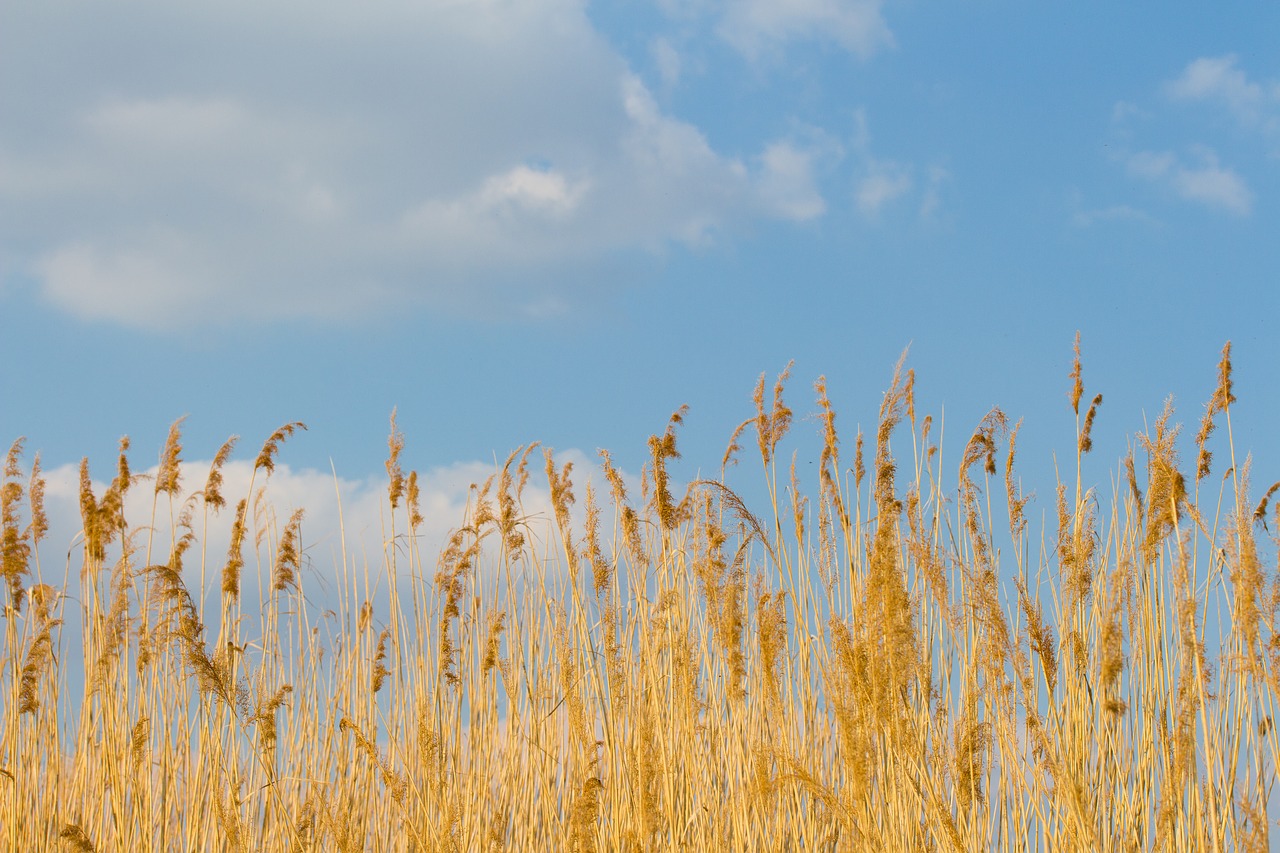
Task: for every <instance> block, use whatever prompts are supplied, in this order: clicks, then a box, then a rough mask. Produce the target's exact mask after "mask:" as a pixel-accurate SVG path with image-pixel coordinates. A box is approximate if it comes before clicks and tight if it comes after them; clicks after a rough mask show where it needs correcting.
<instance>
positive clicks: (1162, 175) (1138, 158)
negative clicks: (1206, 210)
mask: <svg viewBox="0 0 1280 853" xmlns="http://www.w3.org/2000/svg"><path fill="white" fill-rule="evenodd" d="M1198 154H1199V159H1200V163H1199V164H1198V165H1188V164H1187V163H1185V162H1184V161H1183V160H1182V159H1181V158H1179V157H1178V156H1177V155H1176V154H1174V153H1172V152H1170V151H1139V152H1137V153H1135V154H1131V155H1129V157H1128V161H1127V166H1128V169H1129V173H1130V174H1132V175H1135V176H1137V177H1140V178H1143V179H1145V180H1147V181H1150V182H1152V183H1155V184H1158V185H1161V186H1164V187H1166V188H1168V189H1171V190H1172V191H1173V192H1174V193H1176V194H1177V195H1178V196H1179V197H1181V198H1184V199H1186V200H1188V201H1194V202H1197V203H1199V204H1203V205H1205V206H1206V207H1210V208H1213V209H1216V210H1222V211H1225V212H1227V213H1232V214H1235V215H1237V216H1248V215H1249V213H1250V212H1252V210H1253V193H1252V192H1251V191H1250V190H1249V187H1248V186H1247V185H1246V184H1245V182H1244V179H1243V178H1241V177H1240V176H1239V175H1238V174H1236V173H1235V172H1234V171H1233V170H1231V169H1229V168H1226V167H1223V166H1222V165H1220V164H1219V163H1218V158H1217V155H1216V154H1215V153H1214V152H1213V151H1211V150H1209V149H1207V148H1200V149H1198Z"/></svg>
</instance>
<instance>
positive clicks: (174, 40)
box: [0, 0, 887, 327]
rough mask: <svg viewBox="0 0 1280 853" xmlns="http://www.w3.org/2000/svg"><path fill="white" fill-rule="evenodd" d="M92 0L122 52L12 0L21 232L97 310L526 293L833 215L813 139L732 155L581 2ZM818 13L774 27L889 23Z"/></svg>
mask: <svg viewBox="0 0 1280 853" xmlns="http://www.w3.org/2000/svg"><path fill="white" fill-rule="evenodd" d="M72 5H73V6H74V7H75V9H77V10H78V14H79V17H80V24H79V26H78V28H77V32H82V31H92V32H94V33H95V38H96V39H98V43H100V44H101V45H102V46H103V50H104V51H109V52H110V54H111V55H112V56H115V57H118V58H119V59H117V60H112V61H106V60H104V59H103V55H102V54H98V53H95V54H93V55H92V56H90V55H87V54H86V53H85V52H84V51H83V49H82V47H83V43H82V41H81V40H80V39H79V38H78V37H77V36H76V35H75V34H74V33H72V32H71V31H69V30H68V29H67V28H66V27H65V26H63V25H62V21H63V20H64V18H63V14H65V10H64V11H63V12H61V13H57V14H55V13H54V12H53V11H52V10H51V8H50V7H48V6H37V5H28V6H24V7H22V9H21V10H17V11H15V12H14V13H13V14H11V15H8V16H7V17H6V29H7V34H8V35H9V39H8V40H7V43H8V47H7V48H6V50H5V51H4V52H3V55H0V95H2V96H3V97H4V99H5V102H6V104H7V105H8V106H7V107H6V115H7V116H9V119H8V120H7V121H5V122H4V123H2V124H0V234H4V235H5V236H4V238H3V239H4V241H5V245H4V246H3V247H0V248H3V250H4V253H5V254H6V255H8V256H10V257H13V258H15V259H17V261H18V263H17V264H16V268H15V274H22V273H27V274H30V275H32V276H33V277H34V278H35V279H36V280H37V282H38V285H39V287H40V289H41V292H42V293H43V294H44V295H45V297H46V298H48V299H49V300H50V301H52V302H54V303H55V304H57V305H59V306H61V307H64V308H66V309H67V310H70V311H74V312H76V313H77V314H79V315H81V316H83V317H87V318H99V319H106V320H110V321H116V322H122V323H127V324H131V325H135V326H142V327H174V326H184V325H192V324H198V323H205V322H228V321H237V320H243V319H246V318H253V319H259V320H264V319H272V318H276V317H281V316H291V315H297V314H299V313H301V314H304V315H311V316H318V317H322V318H342V317H345V316H347V315H349V314H351V313H353V312H368V311H376V310H379V309H383V308H386V307H387V306H388V305H395V306H398V307H401V308H402V307H404V306H406V305H410V306H411V305H414V304H423V303H425V304H443V303H445V302H449V303H450V304H455V305H456V303H457V300H458V299H459V298H464V299H465V297H459V294H465V293H481V292H484V289H485V288H486V287H488V288H494V287H502V288H505V290H504V297H506V298H504V299H503V300H501V301H502V302H503V303H504V304H513V305H517V306H524V307H530V308H532V307H534V306H545V305H548V304H553V303H563V302H564V300H565V293H566V292H567V291H566V290H565V288H566V287H572V286H573V282H575V281H577V282H579V286H582V285H584V284H585V283H586V282H587V281H589V280H590V278H591V277H590V275H589V272H590V270H592V269H594V268H595V267H594V265H596V264H598V263H601V262H602V261H603V260H604V259H606V258H608V257H609V256H611V255H616V254H617V253H627V252H635V251H646V252H648V251H661V250H662V249H663V248H664V247H665V246H667V245H669V244H670V243H672V242H676V243H684V244H689V245H700V244H704V243H706V242H707V241H709V240H714V239H717V238H718V237H719V235H722V234H725V233H732V232H733V230H734V229H735V228H737V227H739V226H741V225H743V224H745V222H747V221H751V220H760V219H765V220H769V219H783V220H794V219H804V218H809V217H812V216H816V215H820V214H821V212H822V210H823V209H824V203H823V200H822V198H821V195H820V193H819V190H818V188H817V184H816V181H814V180H813V172H812V169H810V168H809V166H810V164H811V163H812V161H813V156H812V155H811V152H809V151H808V149H807V147H806V143H804V142H803V140H800V141H797V140H792V139H785V138H784V139H775V140H772V141H771V142H770V143H768V144H766V145H763V146H761V148H760V150H759V151H758V152H756V153H749V154H747V155H745V156H744V158H741V159H740V158H739V157H737V156H730V155H726V154H724V153H722V152H720V151H717V150H715V148H713V147H712V145H711V144H710V143H709V141H708V139H707V137H706V135H705V134H704V133H703V132H702V131H701V130H700V129H699V128H698V127H696V126H695V125H693V124H691V123H690V122H688V121H685V120H682V119H680V118H678V117H676V116H673V115H671V114H669V113H668V112H665V111H664V110H663V109H662V108H660V107H659V105H658V103H657V102H656V101H655V99H654V98H653V96H652V94H651V93H650V92H649V90H648V88H647V87H646V86H645V85H644V83H643V82H641V80H640V79H639V78H638V77H636V76H635V75H634V74H633V73H631V71H630V70H629V69H628V68H627V66H626V63H625V61H624V60H623V59H622V58H621V56H620V55H619V54H618V53H617V51H615V50H614V49H613V48H612V47H611V46H610V45H608V44H607V43H606V42H605V41H604V39H603V38H602V37H601V36H600V34H599V33H598V32H597V31H596V30H595V29H594V27H593V26H592V24H591V22H590V20H589V19H588V17H587V15H586V14H585V10H584V5H585V4H584V2H583V0H533V1H532V2H514V0H485V2H475V3H455V2H450V0H427V2H420V3H405V2H398V0H378V2H373V3H370V4H364V5H362V6H361V7H360V8H359V9H358V10H357V9H354V8H352V7H350V6H348V5H345V4H340V3H336V2H328V0H323V1H322V2H319V3H317V4H314V5H309V6H307V7H306V14H300V10H301V7H298V6H296V5H295V4H288V3H286V4H280V5H273V6H270V7H265V8H263V7H259V6H256V5H253V6H251V5H249V4H248V3H247V2H246V0H227V1H226V2H219V3H214V2H212V0H197V2H195V3H192V4H188V6H185V7H184V11H183V14H181V15H176V14H172V13H171V12H170V10H169V8H168V7H166V6H164V5H163V4H159V3H157V2H155V0H124V2H122V3H120V4H117V5H115V6H113V7H112V9H110V10H107V9H105V8H104V7H101V6H99V5H95V4H91V3H87V2H75V3H73V4H72ZM822 9H827V7H824V6H821V5H816V6H811V5H805V6H801V7H796V8H793V9H792V10H791V12H790V13H788V15H786V16H784V17H782V18H779V19H777V20H776V21H775V22H774V23H775V24H776V25H777V26H778V27H780V28H781V29H779V30H778V32H779V33H791V34H793V35H795V34H800V33H803V32H805V31H806V28H808V27H810V26H818V24H816V23H811V24H803V22H804V21H810V22H813V21H826V22H827V24H825V25H823V26H827V25H829V26H830V28H831V31H832V32H835V33H837V34H838V35H837V36H836V37H837V39H838V40H839V41H841V43H844V42H848V44H850V45H856V44H862V43H863V42H861V41H859V40H858V38H857V37H856V32H857V31H859V30H858V27H859V26H862V27H863V28H864V29H866V28H869V29H867V32H875V31H877V27H876V26H873V25H874V24H875V22H876V21H879V7H878V5H876V4H853V5H847V6H844V5H832V6H831V7H830V8H829V9H827V11H825V12H821V10H822ZM833 10H834V11H833ZM819 12H821V14H819ZM815 15H816V16H817V17H815ZM824 16H826V17H824ZM832 16H834V17H832ZM758 18H759V14H757V13H751V14H748V15H747V17H746V18H744V20H748V19H749V20H757V19H758ZM760 20H763V19H760ZM858 22H861V24H859V23H858ZM886 32H887V31H886ZM761 37H763V36H761ZM876 38H879V37H878V36H877V37H875V38H872V39H871V41H868V42H866V44H871V43H872V42H873V41H875V40H876ZM655 57H656V62H657V63H658V66H659V69H660V73H661V74H662V75H663V77H664V79H667V80H668V82H672V81H674V80H676V79H678V77H679V74H680V60H679V55H678V54H677V53H675V51H674V48H672V47H671V46H670V45H669V44H668V45H666V48H663V47H662V46H661V45H656V46H655ZM18 70H20V71H21V74H18V73H17V72H18ZM44 78H49V79H53V78H56V79H57V80H58V81H59V84H58V85H57V86H48V87H39V92H38V96H37V92H36V91H35V90H31V91H28V90H26V89H18V88H16V87H18V86H19V85H20V84H19V83H17V82H14V81H17V80H20V79H21V80H29V79H44ZM748 164H749V165H748ZM575 271H579V274H578V275H577V276H576V278H575V275H574V273H575ZM517 281H518V284H514V283H513V282H517ZM564 282H569V283H568V284H565V283H564ZM475 298H477V299H478V298H479V297H475Z"/></svg>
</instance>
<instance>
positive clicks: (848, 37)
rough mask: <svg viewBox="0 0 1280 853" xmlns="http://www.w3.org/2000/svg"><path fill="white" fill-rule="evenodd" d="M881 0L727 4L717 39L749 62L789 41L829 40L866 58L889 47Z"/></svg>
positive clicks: (739, 1) (779, 0) (890, 40)
mask: <svg viewBox="0 0 1280 853" xmlns="http://www.w3.org/2000/svg"><path fill="white" fill-rule="evenodd" d="M881 5H882V3H881V0H730V2H728V3H726V4H725V6H724V12H723V17H722V19H721V21H720V25H719V32H720V35H721V36H722V37H723V38H724V39H725V41H727V42H728V43H729V44H731V45H732V46H733V47H734V48H736V49H737V50H738V51H740V52H741V53H742V54H743V55H744V56H746V57H747V58H748V59H757V58H759V57H761V56H762V55H766V54H769V53H772V52H775V51H778V50H780V49H782V48H783V47H785V46H786V45H787V44H788V43H789V42H793V41H831V42H834V43H835V44H837V45H839V46H840V47H841V48H843V49H845V50H847V51H849V52H850V53H853V54H856V55H857V56H859V57H861V58H863V59H866V58H868V57H870V56H872V55H873V54H875V53H876V52H877V51H879V50H880V49H881V48H885V47H891V46H892V45H893V33H892V32H890V30H889V26H888V24H887V23H886V22H885V20H884V16H883V14H882V13H881V8H880V7H881Z"/></svg>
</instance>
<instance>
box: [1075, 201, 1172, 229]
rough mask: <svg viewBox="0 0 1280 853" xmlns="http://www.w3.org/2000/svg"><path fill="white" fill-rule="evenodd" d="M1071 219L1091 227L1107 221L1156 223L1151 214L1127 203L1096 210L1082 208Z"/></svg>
mask: <svg viewBox="0 0 1280 853" xmlns="http://www.w3.org/2000/svg"><path fill="white" fill-rule="evenodd" d="M1071 221H1072V222H1073V223H1074V224H1075V225H1076V226H1078V227H1080V228H1089V227H1091V226H1093V225H1098V224H1101V223H1106V222H1144V223H1148V224H1155V223H1156V220H1155V218H1154V217H1152V216H1151V214H1149V213H1147V212H1146V211H1143V210H1139V209H1138V208H1136V207H1131V206H1130V205H1127V204H1113V205H1111V206H1110V207H1102V208H1097V209H1096V210H1081V211H1078V212H1077V213H1076V214H1075V215H1074V216H1072V218H1071Z"/></svg>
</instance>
